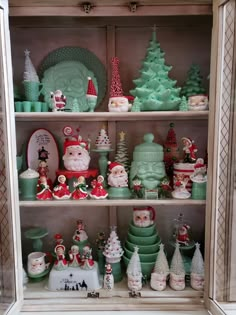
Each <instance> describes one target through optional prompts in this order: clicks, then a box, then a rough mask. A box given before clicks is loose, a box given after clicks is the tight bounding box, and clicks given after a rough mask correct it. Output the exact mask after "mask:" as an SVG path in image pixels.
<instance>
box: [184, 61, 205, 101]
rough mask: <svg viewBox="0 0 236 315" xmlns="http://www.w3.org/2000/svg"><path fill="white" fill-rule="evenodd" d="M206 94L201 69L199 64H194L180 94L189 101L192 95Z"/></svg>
mask: <svg viewBox="0 0 236 315" xmlns="http://www.w3.org/2000/svg"><path fill="white" fill-rule="evenodd" d="M205 92H206V91H205V89H204V87H203V85H202V76H201V74H200V67H199V65H197V64H192V65H191V67H190V69H189V71H188V73H187V79H186V81H185V84H184V86H183V87H182V90H181V93H180V94H181V96H185V97H186V98H187V99H188V98H189V96H191V95H197V94H204V93H205Z"/></svg>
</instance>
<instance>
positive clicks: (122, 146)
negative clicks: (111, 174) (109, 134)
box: [115, 131, 130, 173]
mask: <svg viewBox="0 0 236 315" xmlns="http://www.w3.org/2000/svg"><path fill="white" fill-rule="evenodd" d="M119 136H120V140H119V142H118V143H117V148H116V155H115V162H118V163H120V164H122V165H123V166H124V168H125V170H126V172H127V173H128V172H129V168H130V161H129V154H128V148H127V145H126V141H125V133H124V132H123V131H121V132H120V133H119Z"/></svg>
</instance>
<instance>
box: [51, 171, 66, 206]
mask: <svg viewBox="0 0 236 315" xmlns="http://www.w3.org/2000/svg"><path fill="white" fill-rule="evenodd" d="M57 180H58V184H57V185H56V186H55V187H54V188H53V193H52V195H53V198H55V199H57V200H65V199H69V198H70V197H71V193H70V191H69V186H68V185H67V184H66V177H65V176H64V175H59V176H58V179H57Z"/></svg>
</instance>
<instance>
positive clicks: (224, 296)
mask: <svg viewBox="0 0 236 315" xmlns="http://www.w3.org/2000/svg"><path fill="white" fill-rule="evenodd" d="M235 15H236V5H235V0H228V1H226V0H225V1H222V0H221V1H220V0H219V1H215V2H214V27H213V45H214V47H215V48H216V49H213V51H214V52H213V54H214V55H213V58H212V71H211V81H212V82H211V85H212V95H211V96H212V98H211V101H212V102H211V104H212V109H211V110H212V113H211V121H210V128H211V127H212V126H214V127H213V128H212V130H215V133H214V145H213V150H212V152H211V154H212V161H213V163H212V165H211V171H212V174H211V175H212V176H211V179H210V181H212V182H211V187H212V196H211V201H210V202H209V204H211V205H210V206H209V204H208V210H209V211H208V214H209V215H208V224H209V225H208V226H210V225H211V230H210V231H209V232H207V235H208V240H207V241H208V244H209V246H210V247H209V249H210V251H209V252H210V256H209V257H208V258H209V266H210V267H209V271H210V280H211V281H210V282H209V293H210V298H211V300H212V301H213V303H211V306H212V307H213V308H214V310H215V311H213V310H212V312H213V313H216V312H217V311H218V312H220V313H221V312H222V313H229V314H236V313H235V312H236V304H233V303H231V304H230V305H229V303H228V302H236V271H235V270H236V249H235V241H236V229H235V224H236V187H235V186H236V185H235V180H236V178H235V172H236V164H235V162H236V160H235V152H236V151H235V150H236V142H235V141H236V134H235V133H236V119H235V108H236V106H235V105H236V104H235V103H236V98H235V88H236V84H235V73H236V66H235V64H236V40H235V38H236V26H235ZM213 91H215V93H214V92H213ZM213 111H214V112H213ZM212 267H213V268H212ZM207 285H208V284H207ZM231 312H232V313H231Z"/></svg>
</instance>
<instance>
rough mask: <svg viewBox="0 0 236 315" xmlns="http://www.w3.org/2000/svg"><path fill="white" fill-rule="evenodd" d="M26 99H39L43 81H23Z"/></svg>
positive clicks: (32, 100)
mask: <svg viewBox="0 0 236 315" xmlns="http://www.w3.org/2000/svg"><path fill="white" fill-rule="evenodd" d="M23 85H24V92H25V99H26V100H27V101H31V102H35V101H38V99H39V95H40V94H41V92H42V89H43V86H42V83H39V82H33V81H23Z"/></svg>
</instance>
